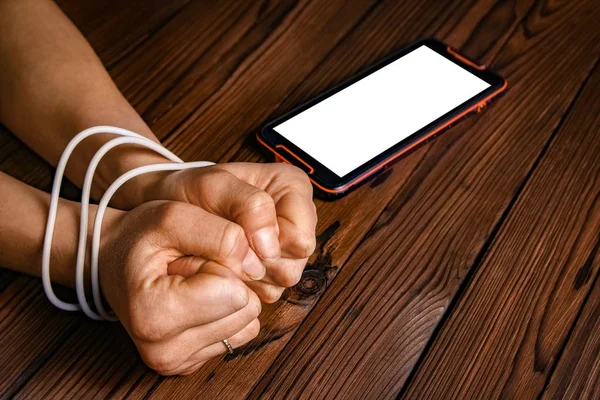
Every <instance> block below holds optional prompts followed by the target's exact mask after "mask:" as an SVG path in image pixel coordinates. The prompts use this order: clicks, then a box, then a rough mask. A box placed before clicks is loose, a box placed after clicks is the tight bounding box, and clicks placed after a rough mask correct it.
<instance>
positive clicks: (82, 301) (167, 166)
mask: <svg viewBox="0 0 600 400" xmlns="http://www.w3.org/2000/svg"><path fill="white" fill-rule="evenodd" d="M98 133H111V134H115V135H119V136H122V137H120V138H115V139H112V140H110V141H109V142H107V143H105V144H104V145H103V146H102V147H101V148H100V149H99V150H98V151H97V152H96V154H95V155H94V157H93V158H92V160H91V162H90V165H89V166H88V169H87V171H86V174H85V179H84V181H83V187H82V195H81V220H80V224H79V242H78V246H77V264H76V269H75V271H76V272H75V275H76V278H75V283H76V285H75V289H76V292H77V300H78V303H67V302H64V301H62V300H60V299H59V298H58V297H56V295H55V293H54V291H53V289H52V282H51V280H50V255H51V252H52V237H53V236H54V225H55V223H56V215H57V212H58V200H59V194H60V187H61V184H62V178H63V175H64V172H65V168H66V165H67V162H68V160H69V157H70V156H71V153H72V152H73V150H74V149H75V147H76V146H77V145H78V144H79V143H80V142H81V141H83V140H84V139H86V138H87V137H89V136H91V135H95V134H98ZM122 144H137V145H141V146H144V147H147V148H149V149H151V150H154V151H155V152H157V153H159V154H161V155H162V156H164V157H166V158H167V159H168V160H171V161H172V163H162V164H151V165H145V166H142V167H138V168H135V169H133V170H131V171H128V172H126V173H125V174H123V175H121V176H120V177H119V178H118V179H117V180H116V181H115V182H113V184H112V185H110V186H109V188H108V189H107V190H106V193H104V195H103V196H102V199H101V200H100V204H99V205H98V210H97V212H96V217H95V220H94V226H93V233H92V254H91V281H92V294H93V299H94V304H95V306H96V310H97V311H98V313H96V312H94V311H93V310H92V309H91V307H90V306H89V304H88V302H87V299H86V296H85V281H84V268H85V254H86V244H87V243H86V242H87V232H88V208H89V197H90V191H91V187H92V180H93V178H94V172H95V171H96V168H97V166H98V164H99V163H100V161H101V160H102V157H103V156H104V155H105V154H106V153H107V152H108V151H110V150H111V149H113V148H114V147H116V146H120V145H122ZM209 165H213V163H211V162H206V161H197V162H190V163H184V162H183V160H181V159H180V158H179V157H177V156H176V155H175V154H173V153H172V152H171V151H169V150H167V149H166V148H164V147H163V146H161V145H160V144H158V143H156V142H154V141H152V140H150V139H148V138H146V137H144V136H141V135H139V134H137V133H135V132H132V131H129V130H127V129H122V128H117V127H114V126H96V127H92V128H88V129H86V130H84V131H82V132H80V133H78V134H77V135H76V136H75V137H74V138H73V139H72V140H71V141H70V142H69V144H68V145H67V147H66V149H65V150H64V152H63V154H62V155H61V157H60V161H59V162H58V165H57V167H56V174H55V175H54V182H53V184H52V196H51V198H50V209H49V211H48V221H47V224H46V233H45V237H44V247H43V250H42V283H43V286H44V292H45V293H46V296H47V297H48V300H49V301H50V302H51V303H52V304H53V305H54V306H56V307H57V308H60V309H61V310H65V311H77V310H83V312H84V313H85V314H86V315H87V316H88V317H90V318H92V319H95V320H102V319H106V320H116V318H115V317H114V315H112V314H111V313H109V312H107V311H106V310H105V309H104V306H103V304H102V296H101V292H100V282H99V279H98V255H99V254H98V253H99V248H100V235H101V228H102V219H103V217H104V213H105V211H106V208H107V207H108V203H109V202H110V199H111V198H112V196H113V195H114V194H115V192H116V191H117V190H118V189H119V188H120V187H121V186H122V185H123V184H124V183H125V182H127V181H128V180H129V179H132V178H134V177H136V176H138V175H141V174H145V173H148V172H157V171H176V170H182V169H188V168H200V167H206V166H209Z"/></svg>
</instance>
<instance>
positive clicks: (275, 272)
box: [261, 258, 308, 287]
mask: <svg viewBox="0 0 600 400" xmlns="http://www.w3.org/2000/svg"><path fill="white" fill-rule="evenodd" d="M307 261H308V258H302V259H295V258H280V259H279V260H277V261H273V262H265V266H266V268H267V274H266V275H265V277H264V278H263V279H262V280H261V281H262V282H266V283H270V284H272V285H275V286H283V287H292V286H294V285H296V284H297V283H298V282H300V279H302V273H303V272H304V267H306V262H307Z"/></svg>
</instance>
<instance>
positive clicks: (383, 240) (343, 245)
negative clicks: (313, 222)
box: [0, 0, 597, 398]
mask: <svg viewBox="0 0 600 400" xmlns="http://www.w3.org/2000/svg"><path fill="white" fill-rule="evenodd" d="M89 3H90V4H86V5H85V6H84V5H83V3H79V2H72V1H70V0H68V1H64V0H63V1H59V4H60V5H61V7H63V9H65V11H66V12H67V14H68V15H69V16H70V17H71V18H73V19H74V20H75V22H76V23H77V25H78V26H79V27H80V29H81V30H82V31H83V32H84V34H85V35H86V36H87V37H88V38H89V39H90V40H91V42H92V44H93V45H94V46H95V48H96V50H97V51H98V53H99V54H100V57H101V58H102V60H103V61H104V62H105V63H106V64H107V65H108V66H109V72H110V73H111V75H112V77H113V78H114V79H115V82H116V83H117V85H118V86H119V88H120V89H121V90H122V91H123V93H124V95H125V96H126V97H127V98H128V99H129V100H130V102H131V103H132V104H133V105H134V107H136V109H137V110H138V112H140V113H141V115H142V116H143V117H144V118H145V119H146V121H147V122H148V123H149V125H150V126H151V128H152V129H153V130H154V131H155V132H156V134H157V135H158V136H159V137H160V138H161V139H162V140H163V141H164V143H165V144H166V145H167V146H168V147H169V148H171V149H172V150H174V151H176V152H177V153H179V154H180V155H182V156H183V157H184V158H185V159H188V160H192V159H210V160H213V161H220V162H224V161H230V160H233V161H258V162H262V161H265V158H264V157H263V156H262V155H261V153H259V152H258V151H257V150H256V146H255V145H254V144H253V141H251V140H247V139H248V138H251V137H253V134H254V133H255V132H256V130H257V129H259V128H260V126H262V124H264V122H265V121H266V120H268V119H270V118H273V117H275V116H278V115H281V114H282V113H283V112H285V111H286V110H289V109H290V108H291V107H293V106H295V105H297V104H298V103H300V102H302V101H304V100H306V99H308V98H310V97H311V96H314V95H315V94H317V93H319V92H321V91H323V90H325V89H327V88H328V87H331V86H332V85H334V84H335V83H338V82H339V81H341V80H343V79H344V78H346V77H348V76H351V75H352V74H354V73H356V72H357V71H359V70H360V69H362V68H364V67H365V66H367V65H369V64H371V63H373V62H375V61H377V60H378V59H380V58H382V57H383V56H385V55H387V54H389V53H390V52H391V51H393V50H395V49H398V48H400V47H402V46H404V45H406V44H408V43H409V42H411V41H412V40H415V39H417V38H420V37H424V36H435V37H438V38H443V39H445V40H446V41H448V42H449V43H450V44H452V45H453V46H454V47H456V48H461V49H462V50H463V51H464V52H465V53H467V55H469V56H471V57H474V58H477V59H479V60H481V61H483V62H486V63H490V62H493V65H494V66H495V67H498V68H501V69H502V72H503V73H504V74H505V75H506V76H507V77H508V78H509V80H510V82H511V88H510V90H509V93H508V94H507V96H506V97H505V98H504V99H502V100H500V102H499V105H498V106H497V107H493V108H492V109H491V110H490V111H489V112H487V113H484V114H483V115H481V116H477V117H473V118H471V119H468V120H466V121H464V122H463V123H461V124H460V125H459V126H457V127H455V128H453V129H451V130H450V131H449V132H448V133H446V134H444V135H443V136H441V137H440V138H438V139H436V140H435V141H434V142H432V143H430V144H427V145H425V146H423V147H422V148H421V149H420V150H418V151H416V152H414V153H413V154H411V155H409V156H408V157H406V158H404V159H403V160H402V161H401V162H400V163H398V164H396V165H395V166H393V167H392V168H391V169H388V170H386V171H384V173H382V174H381V175H380V176H379V177H377V178H376V179H375V180H373V181H371V182H370V183H369V184H368V185H366V186H365V187H363V188H361V189H359V190H357V191H356V192H353V193H352V194H350V195H349V196H347V197H345V198H344V199H341V200H339V201H336V202H322V201H317V204H318V210H319V216H320V221H319V226H318V235H319V240H318V251H317V252H316V254H315V255H314V256H313V257H312V258H311V260H310V263H309V265H308V267H307V269H306V271H305V273H304V276H303V279H302V281H301V282H300V284H299V285H297V286H296V287H294V288H292V289H290V290H288V291H287V292H286V293H285V295H284V298H283V299H282V301H280V302H278V303H277V304H275V305H272V306H268V307H264V312H263V314H262V315H261V323H262V330H261V333H260V335H259V337H258V338H257V339H256V340H255V341H253V342H252V343H250V344H249V345H248V346H246V347H244V348H242V349H239V350H237V351H236V353H235V354H234V355H233V356H231V357H226V358H221V359H215V360H213V361H211V362H210V363H208V364H207V365H206V366H205V367H204V368H202V369H201V370H200V371H199V372H198V373H196V374H194V375H192V376H190V377H187V378H169V379H164V378H161V377H159V376H157V375H156V374H154V373H153V372H151V371H149V370H148V369H147V368H146V367H145V366H144V365H143V363H142V362H141V360H140V359H139V357H138V356H137V353H136V351H135V348H134V347H133V345H132V344H131V343H130V341H129V340H128V338H127V335H126V333H125V332H124V331H123V329H122V328H121V327H120V326H119V325H109V324H99V323H94V322H91V321H87V320H85V319H84V318H83V317H82V316H78V315H74V314H66V313H61V312H58V311H56V310H54V309H52V307H51V306H50V305H49V304H48V303H47V302H46V300H45V297H44V295H43V292H42V290H41V285H40V284H39V283H38V282H37V281H36V280H34V279H31V278H27V277H23V276H20V275H18V274H14V273H10V272H7V271H3V270H0V348H1V349H10V350H9V351H7V352H0V371H1V372H2V373H1V374H0V397H4V396H6V397H9V396H12V395H13V394H16V396H17V397H18V398H41V397H45V398H82V397H85V398H123V397H128V398H142V397H154V398H162V397H169V398H173V397H177V398H198V397H201V398H242V397H245V396H247V395H248V394H251V396H252V397H267V396H270V397H276V398H279V397H284V396H288V397H297V396H301V395H303V396H305V397H310V396H325V395H328V396H334V395H338V396H344V397H356V396H363V397H364V394H365V393H366V394H368V395H370V397H373V396H374V395H376V394H379V395H381V396H384V395H385V396H387V395H393V394H395V393H397V392H398V390H399V388H400V387H402V383H403V382H404V380H405V379H406V376H407V375H408V374H409V373H410V371H411V369H412V366H413V365H414V364H415V362H416V360H417V358H418V357H419V354H420V352H421V351H423V348H424V346H425V343H427V341H428V340H429V338H430V337H431V335H432V333H433V331H434V328H435V326H436V324H437V323H438V321H439V320H440V317H441V316H442V315H443V313H444V311H445V310H446V309H447V307H448V304H449V302H450V299H452V297H453V295H454V294H455V293H456V291H457V290H458V288H459V286H460V285H461V282H463V280H464V277H465V276H466V275H467V274H468V271H469V270H470V268H471V266H472V265H474V264H475V263H476V262H477V260H479V257H480V256H479V254H481V252H482V251H484V250H485V249H487V245H488V244H489V243H488V242H489V241H490V240H491V239H490V237H491V236H493V234H494V232H495V229H497V227H498V226H499V225H500V223H501V222H502V221H503V218H501V215H502V214H503V212H505V210H506V209H507V207H508V206H509V204H512V203H511V201H512V199H513V197H514V196H515V194H518V192H519V191H518V188H519V186H520V183H521V182H523V181H524V180H525V179H526V177H527V176H528V173H529V171H530V170H531V168H532V167H533V166H535V165H536V164H535V160H536V159H537V158H538V157H539V154H540V153H541V152H542V149H543V148H544V146H545V145H546V143H547V142H548V140H549V138H550V137H551V133H552V132H553V130H554V129H555V128H556V126H557V125H558V123H559V121H560V120H561V118H562V115H563V114H564V113H566V112H568V110H569V109H568V105H569V103H570V101H571V100H572V99H573V98H574V96H575V94H576V92H577V89H578V87H579V86H580V85H581V84H582V82H583V80H584V78H585V76H586V75H587V74H588V72H589V70H590V68H591V65H592V64H593V58H594V53H593V51H594V49H595V48H590V45H589V43H588V42H589V41H590V40H591V36H590V30H589V28H590V26H591V25H590V24H588V23H587V21H588V20H589V19H590V18H591V16H590V15H587V16H586V15H585V14H586V13H585V10H586V7H588V6H589V4H591V0H590V1H580V2H577V4H574V5H569V6H567V5H566V4H567V3H566V2H560V1H549V2H544V1H534V0H522V1H517V0H506V1H500V2H498V1H493V0H477V1H469V2H461V1H455V0H442V1H434V0H426V1H422V2H414V1H406V2H404V1H403V2H400V1H393V0H387V1H376V0H360V1H353V2H347V1H342V0H327V1H326V0H310V1H309V0H281V1H267V0H264V1H250V0H248V1H233V0H226V1H190V2H187V1H183V0H181V1H177V2H167V3H168V4H167V3H164V4H163V3H162V2H158V1H151V2H143V4H142V3H140V2H137V1H134V0H128V1H126V2H123V3H121V2H115V1H108V2H89ZM532 6H533V8H532ZM570 46H572V47H573V48H571V47H570ZM585 46H587V51H586V47H585ZM565 53H568V54H569V57H568V58H564V57H563V55H564V54H565ZM596 53H597V50H596ZM500 104H501V105H500ZM532 116H534V117H533V118H532ZM0 169H2V170H3V171H6V172H8V173H10V174H12V175H14V176H16V177H18V178H20V179H22V180H24V181H26V182H28V183H30V184H33V185H35V186H38V187H41V188H45V189H47V188H48V187H49V182H50V178H51V176H52V172H53V171H52V169H51V168H50V167H49V166H47V165H46V164H45V163H43V162H42V161H40V160H39V159H38V158H37V156H35V155H34V154H32V153H31V152H30V151H29V150H27V149H26V148H25V147H24V146H23V145H22V144H21V143H20V142H18V141H17V140H16V139H14V137H12V136H11V135H10V134H8V133H7V132H5V131H4V132H0ZM76 193H77V190H76V189H75V188H74V187H73V186H72V185H71V186H70V187H67V191H66V195H67V196H74V195H75V194H76ZM366 204H368V207H367V206H365V205H366ZM365 235H366V240H365V241H364V243H363V244H362V245H361V247H360V248H359V249H358V251H356V252H355V250H356V248H357V246H358V245H359V243H360V242H361V241H362V240H363V238H365ZM353 253H354V254H353ZM351 255H352V258H350V257H351ZM349 258H350V261H349V262H347V260H348V259H349ZM341 266H344V268H343V269H341V272H340V268H341ZM337 275H339V276H338V277H337V278H336V279H335V281H334V280H333V279H334V278H335V277H336V276H337ZM323 296H324V297H323ZM318 302H319V303H318ZM317 303H318V304H317ZM315 305H316V308H315ZM313 308H314V310H313ZM311 310H312V311H311ZM307 315H308V318H307ZM569 318H571V320H572V319H573V318H574V317H573V316H572V315H569ZM303 321H304V323H303ZM301 324H303V325H302V327H301V329H300V330H298V327H299V326H300V325H301ZM292 337H293V340H292V341H291V342H290V339H292ZM388 339H391V340H388ZM384 340H385V342H384ZM288 342H289V343H288ZM372 342H374V343H375V345H374V346H373V345H372ZM286 345H287V347H286ZM387 345H390V346H392V347H391V351H389V352H382V351H381V349H382V348H385V346H387ZM284 348H285V350H284ZM282 350H283V353H282ZM280 354H281V356H279V355H280ZM382 354H384V356H383V357H382ZM278 356H279V358H278ZM271 367H272V368H271ZM269 368H271V369H269ZM5 370H6V371H9V372H8V373H5ZM265 373H266V375H265ZM263 375H265V377H264V379H262V380H261V378H262V377H263ZM294 380H297V382H294ZM252 390H254V391H253V392H252Z"/></svg>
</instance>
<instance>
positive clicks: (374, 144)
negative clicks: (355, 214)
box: [257, 39, 507, 198]
mask: <svg viewBox="0 0 600 400" xmlns="http://www.w3.org/2000/svg"><path fill="white" fill-rule="evenodd" d="M506 87H507V81H506V80H505V79H503V78H502V77H501V76H500V75H498V74H496V73H494V72H492V71H490V70H488V69H486V68H485V66H482V65H479V64H477V63H475V62H473V61H471V60H470V59H468V58H467V57H465V56H463V55H461V54H459V53H458V52H456V51H455V50H453V49H452V48H451V47H450V46H448V45H446V44H444V43H442V42H440V41H437V40H434V39H426V40H421V41H419V42H416V43H414V44H412V45H411V46H409V47H407V48H405V49H403V50H401V51H399V52H397V53H395V54H393V55H391V56H390V57H388V58H386V59H384V60H382V61H381V62H379V63H377V64H375V65H373V66H372V67H370V68H368V69H366V70H365V71H363V72H361V73H359V74H357V75H356V76H354V77H352V78H350V79H348V80H347V81H345V82H343V83H341V84H340V85H338V86H336V87H334V88H332V89H330V90H329V91H327V92H325V93H323V94H322V95H320V96H318V97H316V98H314V99H312V100H310V101H308V102H306V103H304V104H302V105H300V106H299V107H297V108H295V109H294V110H292V111H291V112H289V113H287V114H285V115H283V116H281V117H279V118H277V119H275V120H273V121H271V122H269V123H267V124H266V126H265V127H264V128H263V129H262V130H261V131H260V132H259V133H258V134H257V139H258V141H259V142H260V143H261V144H262V145H263V146H264V147H266V148H267V149H268V150H270V151H271V152H273V153H274V154H275V156H276V158H277V159H278V160H279V161H285V162H287V163H289V164H293V165H296V166H297V167H299V168H301V169H303V170H304V171H305V172H306V173H307V174H308V175H309V178H310V180H311V181H312V182H313V184H314V186H315V187H316V188H317V191H318V193H320V194H321V195H322V196H325V197H327V198H331V197H334V198H336V197H340V196H342V195H344V194H346V193H348V192H349V191H350V190H352V189H354V188H355V187H357V186H358V185H359V184H361V183H364V182H365V181H366V180H367V179H368V178H370V177H373V176H374V175H375V174H376V173H377V172H378V171H380V170H381V169H382V168H383V167H384V166H386V165H388V164H389V163H390V162H392V161H394V160H397V159H398V158H399V157H400V156H402V155H403V154H407V152H408V151H409V150H411V149H413V148H415V147H416V146H417V145H419V144H422V143H424V142H425V141H426V140H427V139H430V138H432V137H433V136H434V135H436V134H438V133H440V132H441V131H442V130H443V129H444V128H446V127H448V126H449V125H450V124H452V123H454V122H456V121H457V120H459V119H460V118H461V117H463V116H465V115H467V114H468V113H470V112H473V111H479V110H481V109H482V108H483V107H484V106H485V105H486V104H487V103H488V102H489V101H490V100H492V99H493V98H494V97H495V96H497V95H498V94H500V93H502V92H503V91H504V90H505V89H506Z"/></svg>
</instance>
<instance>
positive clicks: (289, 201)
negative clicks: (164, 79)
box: [145, 163, 317, 303]
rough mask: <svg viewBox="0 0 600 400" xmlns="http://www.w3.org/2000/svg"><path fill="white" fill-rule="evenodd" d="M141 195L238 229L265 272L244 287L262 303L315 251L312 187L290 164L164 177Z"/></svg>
mask: <svg viewBox="0 0 600 400" xmlns="http://www.w3.org/2000/svg"><path fill="white" fill-rule="evenodd" d="M145 196H146V199H147V200H151V199H169V200H176V201H182V202H186V203H190V204H194V205H196V206H199V207H201V208H202V209H204V210H206V211H209V212H211V213H213V214H215V215H218V216H221V217H223V218H226V219H228V220H230V221H233V222H235V223H237V224H238V225H239V226H241V227H242V228H243V229H244V232H245V234H246V238H247V239H248V242H249V244H250V247H251V248H252V249H253V250H254V251H255V252H256V254H257V255H258V256H259V258H260V259H261V260H262V261H263V263H264V265H265V267H266V271H267V273H266V276H265V277H264V278H263V279H262V280H261V281H252V282H248V285H249V286H250V287H251V288H252V290H254V291H255V292H256V294H257V295H258V296H259V297H260V298H261V300H262V301H264V302H266V303H273V302H275V301H277V300H278V299H279V298H280V296H281V294H282V293H283V291H284V289H285V288H286V287H291V286H293V285H295V284H296V283H298V281H299V280H300V278H301V277H302V271H303V270H304V266H305V265H306V262H307V260H308V257H309V256H310V255H311V254H312V253H313V251H314V249H315V242H316V240H315V229H316V223H317V213H316V208H315V205H314V203H313V201H312V185H311V184H310V181H309V179H308V177H307V175H306V174H305V173H304V172H302V171H301V170H300V169H298V168H296V167H293V166H291V165H287V164H282V163H272V164H256V163H227V164H217V165H214V166H211V167H205V168H199V169H189V170H184V171H178V172H174V173H168V174H163V175H161V176H160V178H159V179H157V180H155V181H153V182H152V184H149V185H147V188H146V190H145Z"/></svg>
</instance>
